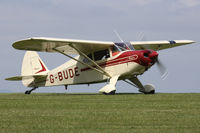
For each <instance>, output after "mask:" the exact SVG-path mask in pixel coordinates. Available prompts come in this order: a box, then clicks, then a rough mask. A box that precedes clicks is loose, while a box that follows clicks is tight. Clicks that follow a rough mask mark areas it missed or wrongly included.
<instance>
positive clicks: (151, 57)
mask: <svg viewBox="0 0 200 133" xmlns="http://www.w3.org/2000/svg"><path fill="white" fill-rule="evenodd" d="M141 52H142V56H141V61H142V65H144V66H148V67H149V66H152V65H153V64H154V63H155V62H156V61H157V59H158V53H157V52H156V51H154V50H143V51H141Z"/></svg>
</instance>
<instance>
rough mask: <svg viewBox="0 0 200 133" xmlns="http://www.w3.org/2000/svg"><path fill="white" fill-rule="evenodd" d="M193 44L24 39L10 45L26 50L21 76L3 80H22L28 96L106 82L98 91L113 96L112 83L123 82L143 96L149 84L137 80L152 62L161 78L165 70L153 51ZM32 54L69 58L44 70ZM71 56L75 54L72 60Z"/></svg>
mask: <svg viewBox="0 0 200 133" xmlns="http://www.w3.org/2000/svg"><path fill="white" fill-rule="evenodd" d="M191 43H194V41H192V40H173V41H133V42H129V43H125V42H121V43H115V42H106V41H88V40H72V39H58V38H42V37H36V38H28V39H25V40H20V41H17V42H15V43H14V44H13V47H14V48H15V49H19V50H28V51H27V52H26V53H25V55H24V59H23V63H22V70H21V76H16V77H11V78H7V79H6V80H14V81H16V80H22V83H23V85H24V86H26V87H31V88H32V89H30V90H27V91H26V92H25V94H30V93H31V92H32V91H33V90H35V89H36V88H38V87H46V86H61V85H63V86H65V88H66V89H67V86H68V85H72V84H73V85H74V84H93V83H100V82H108V84H107V85H106V86H104V87H103V88H101V89H100V90H99V92H101V93H104V94H115V91H116V87H115V86H116V82H117V81H118V80H124V81H126V82H127V83H130V84H132V85H133V86H135V87H137V88H138V89H139V91H140V92H142V93H145V94H153V93H155V87H154V86H153V85H145V86H143V85H142V83H141V82H140V81H139V79H138V78H137V76H138V75H141V74H143V73H144V72H145V71H147V70H148V69H149V68H150V67H151V66H152V65H154V64H155V63H156V64H157V65H158V67H159V70H160V71H161V74H162V76H163V77H164V76H165V75H166V68H165V67H164V66H163V65H162V63H161V62H160V61H159V60H158V53H157V52H156V51H159V50H163V49H167V48H172V47H176V46H181V45H186V44H191ZM34 51H41V52H58V53H61V54H63V55H65V56H67V57H69V58H71V60H69V61H68V62H66V63H65V64H63V65H61V66H59V67H57V68H55V69H53V70H48V68H47V67H46V66H45V64H44V62H43V61H42V60H41V58H40V57H39V55H38V54H37V53H36V52H34ZM72 54H76V55H77V56H76V57H73V56H72Z"/></svg>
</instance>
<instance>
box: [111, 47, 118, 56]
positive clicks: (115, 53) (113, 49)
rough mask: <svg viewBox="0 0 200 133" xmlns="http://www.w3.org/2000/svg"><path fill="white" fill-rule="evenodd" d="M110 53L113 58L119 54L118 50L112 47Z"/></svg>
mask: <svg viewBox="0 0 200 133" xmlns="http://www.w3.org/2000/svg"><path fill="white" fill-rule="evenodd" d="M111 51H112V56H115V55H117V54H118V53H119V52H120V49H119V48H118V47H117V46H115V45H114V46H113V47H111Z"/></svg>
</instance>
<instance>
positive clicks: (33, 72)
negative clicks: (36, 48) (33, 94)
mask: <svg viewBox="0 0 200 133" xmlns="http://www.w3.org/2000/svg"><path fill="white" fill-rule="evenodd" d="M48 72H49V70H48V68H47V67H46V65H45V64H44V62H43V61H42V60H41V59H40V57H39V55H38V54H37V53H36V52H33V51H27V52H26V53H25V55H24V60H23V63H22V71H21V76H15V77H10V78H6V80H11V81H18V80H22V83H23V85H24V86H27V87H38V86H44V84H45V82H41V81H45V80H46V78H47V73H48ZM38 82H39V83H40V84H38Z"/></svg>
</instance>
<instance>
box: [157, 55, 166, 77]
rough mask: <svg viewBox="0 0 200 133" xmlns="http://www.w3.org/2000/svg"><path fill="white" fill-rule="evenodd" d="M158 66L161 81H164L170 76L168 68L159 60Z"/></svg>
mask: <svg viewBox="0 0 200 133" xmlns="http://www.w3.org/2000/svg"><path fill="white" fill-rule="evenodd" d="M156 64H157V67H158V70H159V72H160V75H161V79H162V80H164V79H165V78H166V77H167V75H168V71H167V68H166V67H165V65H164V64H163V63H162V62H161V61H160V60H159V59H157V61H156Z"/></svg>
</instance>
